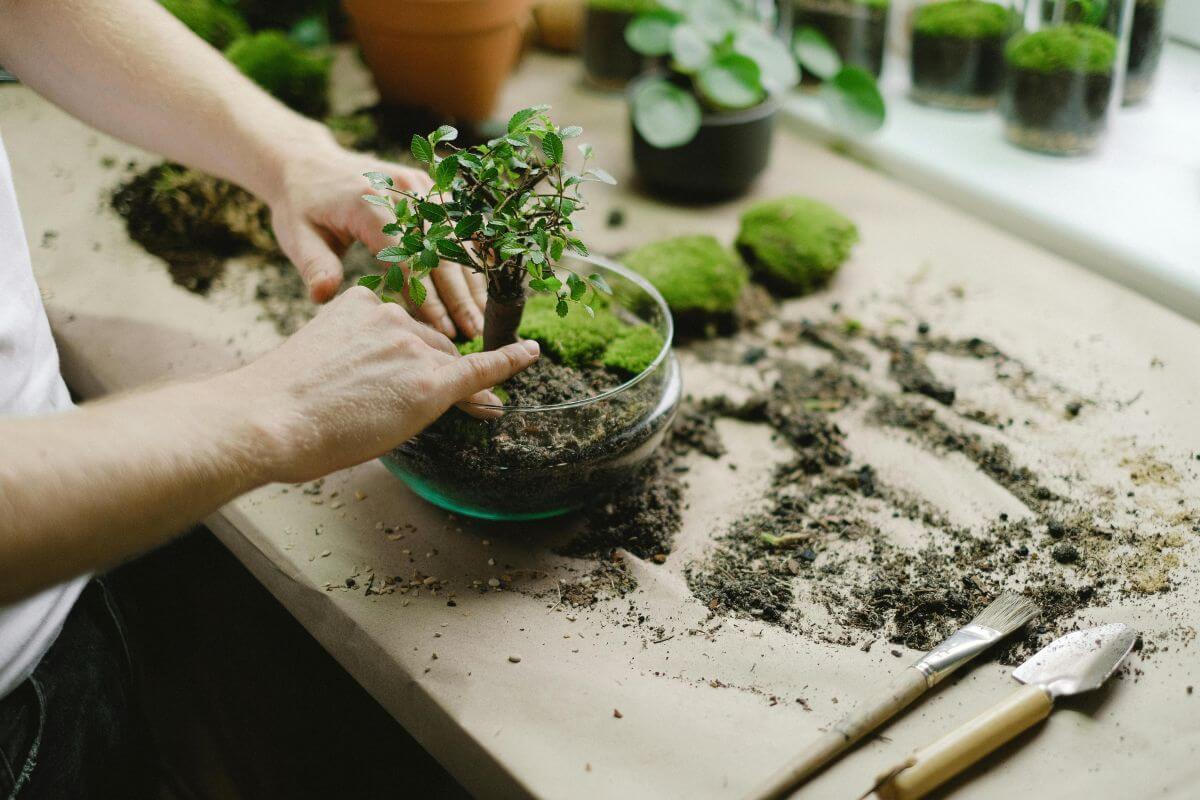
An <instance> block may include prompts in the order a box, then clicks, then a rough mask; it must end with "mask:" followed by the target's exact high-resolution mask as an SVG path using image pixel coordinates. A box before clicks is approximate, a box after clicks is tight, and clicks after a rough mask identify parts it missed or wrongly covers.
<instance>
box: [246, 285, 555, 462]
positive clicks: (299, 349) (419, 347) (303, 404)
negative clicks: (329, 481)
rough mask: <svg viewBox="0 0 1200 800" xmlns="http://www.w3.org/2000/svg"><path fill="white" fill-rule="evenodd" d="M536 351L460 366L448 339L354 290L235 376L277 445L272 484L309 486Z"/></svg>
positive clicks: (528, 345) (474, 393) (394, 441)
mask: <svg viewBox="0 0 1200 800" xmlns="http://www.w3.org/2000/svg"><path fill="white" fill-rule="evenodd" d="M538 355H539V350H538V345H537V342H534V341H525V342H518V343H515V344H510V345H508V346H507V347H503V348H501V349H499V350H494V351H491V352H484V353H475V354H472V355H468V356H460V355H459V354H458V352H457V351H456V350H455V349H454V346H453V345H452V344H451V343H450V340H449V339H447V338H446V337H445V336H443V335H442V334H440V333H438V332H437V331H435V330H433V329H432V328H430V327H428V326H426V325H424V324H422V323H420V322H417V321H416V320H414V319H413V318H412V317H410V316H409V315H408V313H407V312H406V311H405V310H404V309H403V308H401V307H400V306H397V305H396V304H394V303H383V302H381V301H380V300H379V298H378V297H376V296H375V294H374V293H373V292H371V291H370V290H369V289H366V288H363V287H361V286H356V287H354V288H351V289H349V290H348V291H346V292H345V293H344V294H343V295H341V296H340V297H338V298H337V299H335V300H334V301H333V302H331V303H330V304H329V305H327V306H325V307H324V308H323V309H322V310H321V312H320V313H319V314H318V315H317V317H316V318H315V319H314V320H313V321H312V322H310V323H309V324H308V325H306V326H305V327H303V328H301V329H300V330H299V331H298V332H296V333H295V334H294V335H293V336H292V337H291V338H290V339H288V340H287V341H285V342H284V343H283V344H282V345H280V346H279V347H278V348H276V349H275V350H272V351H271V352H269V353H267V354H266V355H264V356H262V357H261V358H259V359H258V360H257V361H254V362H253V363H251V364H249V365H247V366H245V367H242V368H241V369H239V370H237V371H235V372H233V373H230V375H229V376H228V378H229V379H230V380H231V381H233V382H234V385H233V387H232V390H233V391H240V392H242V393H243V396H244V397H245V398H247V399H248V401H249V402H252V403H254V404H255V410H254V412H253V413H254V414H255V415H256V416H257V418H258V419H259V425H260V426H261V427H262V429H263V431H264V432H265V433H266V440H267V441H268V442H270V443H271V445H270V447H269V450H270V452H269V453H267V454H265V455H266V457H267V459H268V462H269V464H268V466H267V470H266V472H267V474H268V475H269V478H270V480H273V481H282V482H288V483H298V482H300V481H305V480H311V479H314V478H317V477H320V476H322V475H326V474H328V473H330V472H334V471H336V470H339V469H343V468H345V467H349V466H351V465H353V464H358V463H361V462H363V461H368V460H370V459H372V458H376V457H378V456H381V455H383V454H384V453H386V452H388V451H389V450H391V449H392V448H394V447H396V446H397V445H398V444H400V443H402V442H404V441H406V440H408V439H409V438H411V437H412V436H414V435H415V434H417V433H419V432H420V431H421V430H422V429H423V428H424V427H425V426H427V425H428V424H429V423H431V422H433V421H434V420H435V419H437V418H438V417H439V416H441V414H442V413H444V412H445V411H446V410H447V409H448V408H449V407H450V406H452V405H454V404H455V403H458V402H461V401H464V400H468V399H469V400H471V401H474V402H476V403H488V404H494V405H499V401H498V400H497V399H496V397H495V395H493V394H492V393H491V391H490V389H491V387H493V386H495V385H497V384H499V383H503V382H504V381H505V380H507V379H508V378H509V377H511V376H512V375H514V374H516V373H517V372H520V371H521V370H523V369H525V368H526V367H528V366H529V365H530V364H532V363H533V362H534V361H536V360H537V358H538Z"/></svg>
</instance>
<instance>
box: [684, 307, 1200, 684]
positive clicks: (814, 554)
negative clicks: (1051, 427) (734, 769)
mask: <svg viewBox="0 0 1200 800" xmlns="http://www.w3.org/2000/svg"><path fill="white" fill-rule="evenodd" d="M771 344H772V345H773V346H774V347H772V348H770V349H767V348H760V351H759V352H755V353H754V357H753V359H744V363H753V364H754V366H755V367H756V368H759V369H761V370H764V371H771V372H772V373H774V374H777V375H778V378H777V379H776V381H775V383H774V385H773V386H772V387H771V389H770V390H769V391H768V392H766V393H764V394H760V395H755V396H752V397H751V398H750V399H748V400H745V401H741V402H738V403H733V402H730V401H729V400H728V399H726V398H724V397H717V398H713V399H710V400H709V401H707V402H706V403H705V408H706V409H707V410H709V411H711V412H713V413H715V414H718V415H722V416H729V417H733V418H736V419H739V420H743V421H751V422H760V423H762V424H766V425H768V426H770V427H771V428H772V429H773V430H774V432H775V434H776V436H777V438H778V439H779V440H780V441H783V442H786V443H787V444H788V445H789V446H790V448H791V450H792V453H793V457H792V458H791V459H790V460H789V461H787V462H786V463H784V464H782V465H781V466H780V467H779V468H778V469H777V470H776V473H775V476H774V478H773V480H772V482H771V486H770V488H769V490H768V492H767V498H766V499H767V501H768V502H767V506H766V509H765V510H763V511H756V512H754V513H750V514H747V515H745V516H743V517H741V518H739V519H738V520H736V521H735V522H734V523H733V524H731V525H730V526H729V528H728V530H726V531H725V532H724V533H723V534H722V535H720V536H719V537H718V539H717V542H716V545H715V546H714V547H713V549H712V550H711V551H710V553H709V554H708V555H707V556H706V557H704V558H703V559H702V560H700V561H699V562H697V563H693V564H691V565H690V566H689V567H688V569H687V571H686V577H687V579H688V583H689V585H690V587H691V589H692V591H693V593H694V594H695V595H696V597H697V599H699V600H700V602H702V603H703V604H705V606H706V607H707V608H708V609H709V610H710V611H711V612H712V613H713V614H714V615H716V614H733V615H735V616H747V617H751V618H755V619H761V620H763V621H765V622H768V623H773V624H777V625H781V626H783V627H785V628H787V629H789V630H791V631H794V632H797V633H801V634H804V635H808V636H811V637H813V638H816V639H819V640H822V641H827V642H832V643H837V644H842V645H848V646H862V645H863V643H864V642H871V641H874V640H875V639H877V638H881V637H882V638H884V639H886V640H887V641H890V642H894V643H897V644H903V645H905V646H907V647H911V648H915V649H929V648H931V647H932V646H934V645H935V644H937V643H938V642H939V641H941V640H942V639H943V638H945V637H946V636H947V635H949V634H950V633H952V632H953V631H954V630H956V629H957V628H958V627H959V626H961V625H962V624H963V623H964V622H966V621H967V620H968V619H970V618H971V617H972V616H974V615H975V614H976V613H978V612H979V611H980V610H981V609H982V608H983V607H984V606H986V605H987V603H989V602H990V601H991V600H992V599H993V598H994V597H995V596H996V595H997V594H998V593H999V592H1001V591H1003V590H1005V589H1017V590H1019V591H1023V592H1024V593H1025V594H1026V595H1027V596H1029V597H1030V598H1031V599H1033V600H1034V601H1035V602H1037V603H1038V604H1039V605H1040V606H1041V608H1042V614H1041V617H1040V619H1039V620H1037V621H1036V622H1035V623H1034V624H1033V625H1031V626H1030V627H1029V628H1028V629H1027V632H1026V634H1025V635H1024V636H1023V637H1021V636H1019V637H1017V638H1016V639H1015V640H1012V641H1010V642H1009V643H1008V644H1007V645H1006V646H1005V649H1004V651H1003V652H1002V658H1003V659H1004V660H1005V662H1006V663H1015V662H1016V661H1019V660H1021V659H1022V658H1024V657H1026V656H1027V655H1028V654H1030V653H1031V652H1032V651H1033V650H1035V649H1036V648H1038V647H1040V646H1042V645H1043V644H1045V643H1046V642H1048V641H1049V640H1050V639H1051V638H1053V637H1054V636H1057V635H1060V634H1061V633H1062V632H1064V630H1065V629H1067V628H1069V627H1070V626H1071V625H1072V624H1073V620H1074V618H1075V617H1076V615H1077V614H1078V613H1079V612H1081V611H1082V610H1084V609H1086V608H1089V607H1093V606H1098V605H1105V604H1106V603H1111V602H1113V601H1115V600H1117V599H1118V598H1121V597H1132V596H1139V595H1144V594H1150V593H1156V592H1161V591H1169V590H1170V588H1171V586H1172V578H1171V577H1170V576H1171V572H1172V570H1173V569H1174V567H1175V566H1177V564H1178V556H1176V555H1175V554H1174V553H1172V552H1171V550H1172V545H1171V542H1172V541H1174V542H1175V546H1179V545H1180V544H1182V542H1183V541H1184V539H1183V534H1182V533H1180V531H1189V530H1200V526H1198V525H1197V520H1196V518H1195V515H1194V514H1191V513H1190V512H1181V515H1180V516H1179V518H1178V519H1175V520H1172V521H1171V522H1172V523H1173V524H1174V530H1175V532H1174V533H1172V532H1170V530H1167V531H1165V532H1161V533H1152V534H1147V533H1145V532H1144V531H1142V532H1139V530H1138V529H1137V520H1136V516H1134V517H1130V516H1128V513H1127V512H1125V511H1123V510H1121V509H1119V508H1117V507H1116V506H1115V505H1114V503H1112V502H1097V500H1096V497H1095V492H1094V490H1093V491H1091V492H1089V491H1086V490H1085V487H1080V490H1079V493H1078V496H1066V495H1064V494H1063V493H1061V492H1056V491H1053V490H1051V489H1050V488H1049V487H1048V485H1047V483H1046V482H1045V481H1043V479H1042V478H1041V476H1039V475H1038V474H1037V473H1036V472H1035V471H1034V470H1033V469H1031V468H1029V467H1028V466H1026V465H1024V464H1021V463H1020V462H1019V460H1018V459H1017V458H1016V457H1015V456H1014V455H1013V453H1012V452H1011V451H1010V449H1009V448H1008V447H1007V446H1006V445H1005V444H1003V443H1001V442H998V441H992V438H994V437H985V436H984V435H983V434H982V433H981V432H979V430H978V428H977V425H978V423H979V422H980V419H981V418H982V419H983V420H985V421H987V420H988V419H992V418H994V417H995V416H996V415H992V414H988V413H987V412H984V411H981V410H979V409H963V408H959V407H957V405H956V403H957V400H956V397H955V393H954V389H953V387H951V386H949V385H948V384H946V383H945V382H943V381H940V380H938V379H937V378H936V377H934V375H933V373H932V371H931V370H930V369H929V367H928V365H927V364H925V356H926V355H927V354H929V353H933V352H936V353H939V354H942V355H947V356H952V357H955V358H961V359H971V360H987V361H991V362H992V363H993V365H994V369H995V374H996V376H997V383H999V384H1000V385H1003V386H1004V387H1005V388H1007V389H1008V391H1009V392H1010V393H1011V394H1012V395H1014V396H1017V397H1020V398H1022V399H1025V400H1027V401H1030V402H1035V403H1037V404H1038V405H1041V406H1045V407H1047V408H1054V409H1055V410H1056V411H1057V413H1059V414H1062V411H1061V410H1062V409H1063V408H1064V406H1067V407H1073V406H1072V404H1077V405H1078V407H1082V401H1080V400H1076V399H1070V400H1067V399H1065V398H1066V397H1073V396H1072V395H1071V394H1070V393H1069V391H1068V390H1066V389H1064V388H1063V387H1060V386H1058V385H1057V384H1055V383H1054V382H1053V381H1051V380H1048V379H1046V378H1044V377H1042V376H1039V375H1037V374H1036V373H1034V372H1033V371H1032V370H1030V369H1028V368H1027V367H1025V366H1024V365H1023V364H1021V363H1020V362H1019V361H1017V360H1016V359H1013V358H1011V357H1009V356H1007V355H1006V354H1005V353H1003V352H1002V351H1001V350H1000V349H999V348H997V347H995V346H994V345H992V344H990V343H988V342H987V341H985V340H983V339H980V338H969V339H962V340H951V339H946V338H938V337H930V336H929V335H928V327H927V326H921V327H920V328H919V329H918V335H917V337H916V338H914V339H913V340H911V341H908V340H903V339H900V338H898V337H896V336H895V335H894V334H891V333H886V332H883V331H868V330H864V329H862V327H861V325H859V324H857V323H855V324H854V325H848V324H846V323H845V321H843V320H839V319H836V318H834V319H830V320H827V321H820V322H814V321H806V322H804V323H801V324H797V325H793V326H785V328H784V332H783V333H782V334H781V335H780V336H779V337H778V338H776V340H775V341H773V342H772V343H771ZM805 346H807V347H809V348H815V349H816V350H819V351H824V352H825V353H827V354H828V361H826V362H825V363H824V364H823V365H821V366H819V367H815V368H813V367H810V366H805V365H802V364H799V363H797V362H796V361H795V360H794V359H795V358H796V357H797V356H798V355H799V354H800V352H802V350H803V348H804V347H805ZM747 352H748V351H747ZM770 352H783V353H786V356H772V355H770ZM872 365H877V366H874V367H873V366H872ZM885 365H886V366H885ZM884 372H886V375H887V379H884V378H883V373H884ZM1077 413H1078V412H1077V411H1076V414H1077ZM1062 416H1063V418H1064V419H1068V420H1069V419H1073V418H1074V416H1072V415H1071V414H1070V413H1068V414H1065V415H1062ZM843 419H858V420H860V424H861V423H865V424H867V425H868V426H871V427H875V428H878V429H882V430H893V431H897V432H899V433H901V434H902V435H903V436H904V437H905V438H907V439H908V441H909V442H910V443H912V444H915V445H917V446H918V447H920V448H922V449H925V450H927V451H929V452H932V453H935V454H939V455H942V454H949V453H955V454H958V455H960V456H962V457H965V458H966V459H967V460H968V461H970V462H971V463H973V464H974V465H975V466H976V467H977V468H978V469H979V471H980V473H981V474H983V475H985V476H987V477H988V478H990V479H991V480H992V481H993V482H994V483H996V484H997V485H998V486H1000V487H1003V488H1004V489H1005V490H1007V491H1008V493H1010V494H1011V495H1012V496H1013V497H1014V498H1016V499H1017V500H1019V501H1020V502H1021V504H1022V505H1023V506H1024V507H1025V508H1026V509H1028V512H1029V513H1028V515H1027V516H1026V515H1022V516H1021V517H1020V518H1019V519H1018V518H1012V519H1010V518H1009V516H1008V515H1007V514H1000V515H999V517H998V518H997V519H995V520H992V521H990V522H988V523H986V524H984V525H982V526H972V527H965V526H962V525H959V524H955V523H954V522H953V521H952V520H951V519H950V518H949V516H948V515H947V513H946V512H944V511H943V510H941V509H940V508H937V507H935V506H933V505H931V504H930V503H929V502H928V501H926V500H924V499H922V498H918V497H915V496H912V495H911V494H910V493H908V492H906V491H904V490H902V489H900V488H899V487H896V486H892V485H889V484H888V483H887V482H886V481H884V480H882V479H881V477H880V475H879V473H878V471H877V469H876V467H875V466H874V465H872V464H870V463H860V462H856V461H855V460H854V459H853V458H851V456H850V454H849V451H848V449H847V447H846V442H847V434H846V433H845V431H844V430H843V427H842V426H841V425H840V424H839V423H840V421H841V420H843ZM995 424H996V427H998V428H1002V427H1003V425H1001V424H1000V423H995ZM694 427H695V425H694V424H690V425H687V426H685V430H687V431H689V432H690V431H692V430H693V429H694ZM692 435H694V434H692V433H689V436H692ZM700 441H702V442H703V441H705V439H704V437H701V438H700ZM714 452H715V451H714ZM1123 465H1124V466H1125V467H1127V468H1128V470H1129V473H1130V475H1131V480H1134V481H1135V483H1136V482H1137V481H1142V482H1143V483H1155V484H1159V483H1160V481H1161V480H1162V476H1164V475H1167V476H1169V475H1173V474H1175V472H1174V470H1173V469H1172V468H1169V465H1166V464H1165V462H1161V461H1158V460H1156V459H1154V458H1151V457H1149V456H1145V457H1141V458H1138V459H1135V460H1129V459H1127V460H1126V462H1124V464H1123ZM1164 467H1167V468H1166V469H1164ZM1131 513H1132V514H1133V515H1136V514H1137V511H1136V510H1134V511H1132V512H1131ZM905 534H907V536H906V535H905Z"/></svg>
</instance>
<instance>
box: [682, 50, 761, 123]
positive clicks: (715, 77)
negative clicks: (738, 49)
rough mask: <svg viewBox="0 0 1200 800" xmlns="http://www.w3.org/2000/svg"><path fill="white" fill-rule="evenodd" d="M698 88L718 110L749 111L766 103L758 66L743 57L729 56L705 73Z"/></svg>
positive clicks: (730, 54) (701, 75)
mask: <svg viewBox="0 0 1200 800" xmlns="http://www.w3.org/2000/svg"><path fill="white" fill-rule="evenodd" d="M696 88H697V89H699V90H700V93H701V94H702V95H704V97H705V98H706V99H707V100H708V101H709V102H710V103H712V104H713V105H714V106H716V107H717V108H724V109H738V108H750V107H751V106H754V105H757V104H758V103H760V102H761V101H762V99H763V87H762V77H761V72H760V71H759V69H758V64H756V63H754V59H752V58H747V57H746V56H744V55H741V54H740V53H727V54H726V55H723V56H721V57H720V58H718V59H717V60H716V61H714V62H713V63H712V64H710V65H709V66H707V67H705V68H704V69H702V70H701V71H700V73H699V74H698V75H697V76H696Z"/></svg>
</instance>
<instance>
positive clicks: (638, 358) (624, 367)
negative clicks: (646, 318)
mask: <svg viewBox="0 0 1200 800" xmlns="http://www.w3.org/2000/svg"><path fill="white" fill-rule="evenodd" d="M662 348H663V338H662V335H661V334H659V332H658V331H656V330H654V328H651V327H650V326H649V325H636V326H633V327H627V328H623V329H622V330H621V331H620V332H619V333H618V334H617V338H615V339H613V340H612V341H611V342H609V344H608V347H606V348H605V349H604V355H603V356H601V357H600V363H602V364H603V365H604V366H606V367H610V368H612V369H616V370H620V371H622V372H627V373H629V374H630V375H637V374H639V373H641V372H642V371H643V370H645V369H646V368H647V367H649V366H650V365H651V364H653V363H654V359H656V358H658V354H659V353H660V352H662Z"/></svg>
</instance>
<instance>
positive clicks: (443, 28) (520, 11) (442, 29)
mask: <svg viewBox="0 0 1200 800" xmlns="http://www.w3.org/2000/svg"><path fill="white" fill-rule="evenodd" d="M344 5H345V7H346V12H347V13H348V14H349V15H350V16H351V17H354V18H355V20H356V23H357V24H356V26H355V27H356V28H357V30H358V34H359V35H360V36H361V35H362V33H363V31H364V29H366V30H367V32H368V35H370V32H371V31H375V32H379V33H382V32H399V33H408V34H414V33H420V34H422V35H433V36H436V37H438V38H442V37H447V36H453V35H468V34H470V33H471V32H478V31H487V30H493V29H495V28H501V27H504V26H507V25H512V24H515V23H517V22H518V21H519V20H520V19H521V18H522V17H523V16H526V15H528V14H529V13H530V10H531V8H532V5H533V0H405V13H404V14H398V13H394V12H391V11H389V10H387V9H384V8H382V6H383V5H384V3H383V1H382V0H345V1H344Z"/></svg>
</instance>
